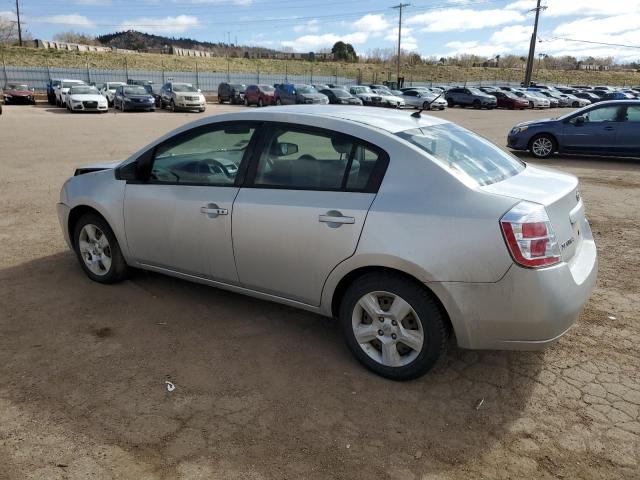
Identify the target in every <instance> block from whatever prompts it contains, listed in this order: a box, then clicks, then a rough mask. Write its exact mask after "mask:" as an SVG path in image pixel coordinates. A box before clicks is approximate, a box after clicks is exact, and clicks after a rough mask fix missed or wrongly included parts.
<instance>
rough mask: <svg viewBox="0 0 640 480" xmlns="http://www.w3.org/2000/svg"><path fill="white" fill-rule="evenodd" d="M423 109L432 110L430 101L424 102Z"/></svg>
mask: <svg viewBox="0 0 640 480" xmlns="http://www.w3.org/2000/svg"><path fill="white" fill-rule="evenodd" d="M422 109H423V110H431V104H430V103H429V102H424V103H423V104H422Z"/></svg>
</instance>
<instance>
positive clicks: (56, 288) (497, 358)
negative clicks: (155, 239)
mask: <svg viewBox="0 0 640 480" xmlns="http://www.w3.org/2000/svg"><path fill="white" fill-rule="evenodd" d="M235 108H243V107H227V106H224V107H219V106H214V105H210V106H209V109H208V113H213V114H215V113H218V112H222V111H227V110H230V109H231V110H233V109H235ZM557 113H558V112H555V113H552V114H553V115H555V114H557ZM435 115H438V116H440V115H441V116H444V117H447V118H450V119H452V120H454V121H457V122H459V123H461V124H463V125H465V126H467V127H469V128H471V129H473V130H475V131H477V132H480V133H482V134H484V135H485V136H487V137H489V138H490V139H492V140H494V141H495V142H497V143H498V144H500V145H504V143H505V141H506V133H507V131H508V129H509V128H510V127H511V126H512V125H513V124H514V123H516V122H517V121H520V120H525V119H529V118H533V117H544V116H549V112H537V111H536V112H532V111H524V112H511V111H475V110H462V109H453V110H448V111H445V112H439V113H436V114H435ZM196 118H199V115H198V114H188V113H176V114H170V113H166V112H156V113H153V114H150V113H149V114H147V113H130V114H129V113H127V114H121V113H116V114H114V113H109V114H106V115H72V114H68V113H66V112H65V111H64V110H61V109H52V108H48V107H45V106H39V107H17V106H16V107H6V108H5V109H4V114H3V115H2V116H1V117H0V245H1V247H0V378H1V379H2V381H1V382H0V478H2V479H31V478H33V479H48V480H49V479H86V478H127V479H129V478H132V479H183V478H184V479H186V478H189V479H192V478H203V479H205V478H206V479H256V480H259V479H286V478H289V479H300V478H310V479H326V478H344V479H371V478H389V479H423V480H424V479H445V480H446V479H454V478H455V479H457V478H460V479H462V478H465V479H466V478H500V479H502V478H504V479H506V478H513V479H516V478H518V479H519V478H536V479H547V478H565V479H566V478H571V479H573V478H584V479H605V478H606V479H609V478H610V479H616V480H618V479H623V478H628V479H637V478H640V468H639V459H640V452H639V445H640V442H639V436H640V417H639V415H638V409H639V408H640V358H639V354H638V344H639V343H640V326H639V322H638V320H640V314H639V313H638V312H639V311H640V275H639V274H638V272H639V271H640V228H639V222H640V213H639V212H640V208H639V207H640V162H638V161H619V160H606V159H586V158H569V157H564V158H559V159H554V160H550V161H547V162H544V163H545V164H548V165H553V166H557V167H558V168H561V169H563V170H566V171H569V172H572V173H574V174H576V175H578V176H579V177H580V180H581V183H582V194H583V198H584V201H585V203H586V206H587V214H588V217H589V219H590V221H591V224H592V226H593V231H594V234H595V237H596V240H597V243H598V250H599V254H600V273H599V281H598V286H597V288H596V290H595V292H594V294H593V296H592V297H591V300H590V301H589V303H588V305H587V307H586V309H585V311H584V313H583V314H582V316H581V317H580V320H579V322H578V324H577V326H576V327H575V328H574V329H573V330H572V331H571V332H570V333H569V334H567V335H566V336H565V337H564V338H562V340H561V341H560V342H558V343H557V344H556V345H554V346H553V347H551V348H549V349H548V350H546V351H544V352H538V353H528V352H493V351H464V350H459V349H457V348H452V350H451V351H450V352H449V354H448V355H447V357H446V358H445V359H444V361H443V362H442V363H441V365H440V366H439V367H438V368H437V369H436V371H433V372H432V373H430V374H428V375H427V376H425V377H423V378H421V379H419V380H417V381H414V382H409V383H401V384H399V383H394V382H390V381H387V380H384V379H382V378H380V377H377V376H375V375H373V374H370V373H368V372H367V371H366V370H364V369H363V368H362V367H360V366H359V365H358V364H357V363H356V361H355V360H354V359H352V357H351V355H350V354H349V352H348V351H347V349H346V347H345V346H344V344H343V341H342V339H341V336H340V331H339V328H338V325H337V323H336V322H334V321H332V320H331V319H326V318H322V317H319V316H316V315H312V314H309V313H306V312H302V311H298V310H294V309H291V308H288V307H284V306H280V305H276V304H271V303H266V302H262V301H258V300H254V299H251V298H248V297H243V296H240V295H235V294H232V293H227V292H223V291H220V290H216V289H213V288H208V287H205V286H201V285H195V284H190V283H187V282H184V281H180V280H177V279H172V278H169V277H163V276H160V275H156V274H147V273H143V272H138V273H135V274H134V276H133V277H132V278H131V279H130V280H127V281H125V282H123V283H121V284H118V285H113V286H102V285H98V284H96V283H93V282H91V281H89V280H88V279H87V278H86V276H85V275H84V274H83V273H82V271H81V270H80V268H79V266H78V265H77V264H76V260H75V258H74V257H73V255H72V254H71V253H70V252H69V251H68V250H67V248H66V246H65V244H64V241H63V239H62V236H61V233H60V229H59V226H58V221H57V218H56V214H55V203H56V201H57V198H58V192H59V189H60V186H61V185H62V183H63V182H64V180H65V179H66V177H68V176H69V175H71V174H72V172H73V168H74V166H75V165H77V164H81V163H86V162H91V161H98V160H115V159H120V158H125V157H126V156H128V154H130V153H131V152H133V151H135V150H136V149H138V148H139V147H141V146H143V145H144V144H146V143H147V142H149V141H151V140H153V139H154V138H156V137H158V136H159V135H161V134H162V133H164V132H166V131H168V130H170V129H172V128H174V127H176V126H178V125H181V124H183V123H185V122H188V121H190V120H193V119H196ZM525 159H526V158H525ZM167 380H169V381H171V382H173V383H175V385H176V389H175V390H174V391H173V392H168V391H167V389H166V388H165V381H167Z"/></svg>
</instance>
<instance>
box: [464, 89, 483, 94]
mask: <svg viewBox="0 0 640 480" xmlns="http://www.w3.org/2000/svg"><path fill="white" fill-rule="evenodd" d="M468 90H469V91H470V92H471V93H472V94H474V95H486V93H484V92H483V91H482V90H478V89H477V88H469V89H468Z"/></svg>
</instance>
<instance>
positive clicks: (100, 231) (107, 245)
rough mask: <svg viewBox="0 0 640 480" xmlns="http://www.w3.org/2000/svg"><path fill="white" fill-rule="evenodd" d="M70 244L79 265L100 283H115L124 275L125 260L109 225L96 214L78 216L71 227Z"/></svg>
mask: <svg viewBox="0 0 640 480" xmlns="http://www.w3.org/2000/svg"><path fill="white" fill-rule="evenodd" d="M73 240H74V242H73V244H74V247H75V248H74V249H75V252H76V255H77V257H78V260H79V261H80V266H81V267H82V269H83V270H84V271H85V273H86V274H87V276H88V277H89V278H90V279H91V280H94V281H96V282H100V283H115V282H118V281H120V280H122V279H124V278H125V277H126V275H127V263H126V262H125V260H124V257H123V256H122V252H121V251H120V246H119V245H118V241H117V240H116V237H115V235H114V233H113V230H111V227H109V224H107V222H106V221H105V220H104V219H103V218H102V217H100V216H99V215H97V214H95V213H87V214H85V215H83V216H82V217H80V219H79V220H78V222H77V223H76V225H75V228H74V235H73Z"/></svg>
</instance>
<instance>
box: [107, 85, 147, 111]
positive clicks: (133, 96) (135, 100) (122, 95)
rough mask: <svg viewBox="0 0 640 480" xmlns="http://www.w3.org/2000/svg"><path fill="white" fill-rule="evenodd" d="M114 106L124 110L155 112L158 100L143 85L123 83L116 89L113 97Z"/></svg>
mask: <svg viewBox="0 0 640 480" xmlns="http://www.w3.org/2000/svg"><path fill="white" fill-rule="evenodd" d="M113 108H115V109H116V110H117V109H120V110H122V111H123V112H126V111H128V110H147V111H149V112H153V111H155V109H156V100H155V98H154V97H153V95H150V94H149V92H148V91H147V89H146V88H145V87H143V86H142V85H121V86H119V87H118V88H117V89H116V94H115V96H114V97H113Z"/></svg>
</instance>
